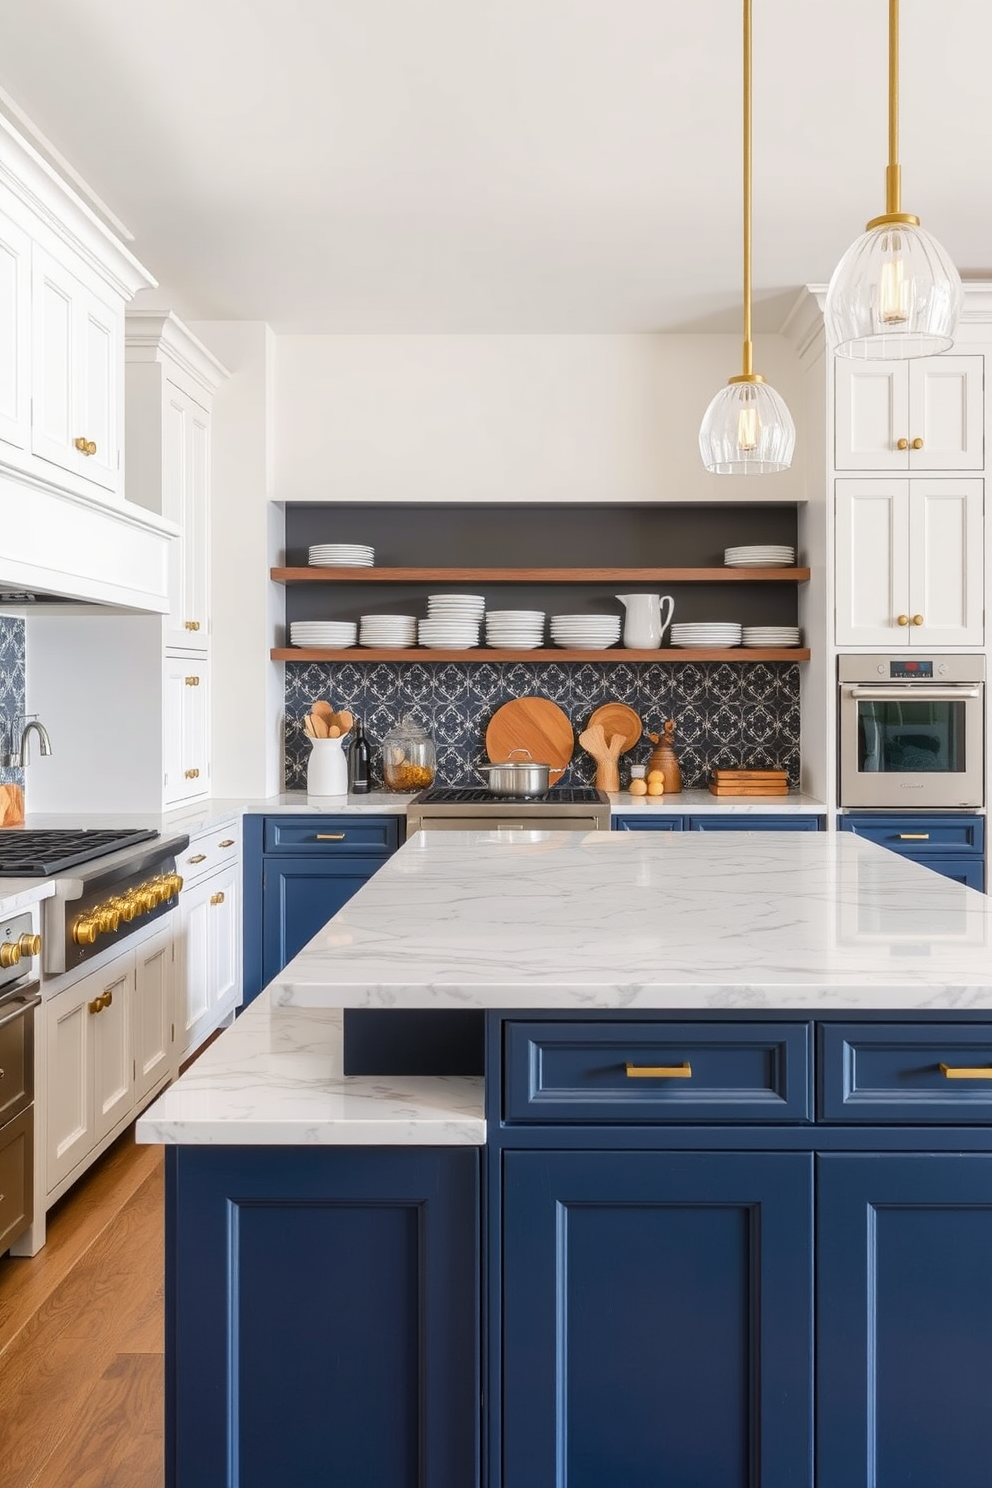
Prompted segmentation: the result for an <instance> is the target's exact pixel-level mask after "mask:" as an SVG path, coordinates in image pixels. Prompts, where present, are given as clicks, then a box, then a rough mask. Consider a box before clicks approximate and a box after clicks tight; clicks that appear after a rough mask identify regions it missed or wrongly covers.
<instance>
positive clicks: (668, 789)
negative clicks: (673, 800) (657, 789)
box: [648, 718, 682, 796]
mask: <svg viewBox="0 0 992 1488" xmlns="http://www.w3.org/2000/svg"><path fill="white" fill-rule="evenodd" d="M674 737H675V720H674V718H670V719H669V720H668V722H667V723H666V724H665V727H664V729H663V730H662V732H661V733H660V734H648V738H649V739H650V740H651V743H652V744H653V745H654V748H653V749H652V751H651V758H650V759H649V760H648V774H649V775H650V773H651V771H652V770H660V771H661V773H662V775H663V776H664V779H665V795H666V796H674V795H675V794H676V792H677V791H680V790H681V789H682V771H681V770H680V769H679V757H678V755H677V754H676V753H675V746H674V744H673V743H672V740H673V738H674Z"/></svg>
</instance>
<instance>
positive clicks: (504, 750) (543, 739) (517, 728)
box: [486, 697, 575, 785]
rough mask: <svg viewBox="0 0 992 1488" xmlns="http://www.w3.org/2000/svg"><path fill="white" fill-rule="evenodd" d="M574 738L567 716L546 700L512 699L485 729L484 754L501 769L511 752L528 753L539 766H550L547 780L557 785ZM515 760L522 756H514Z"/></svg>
mask: <svg viewBox="0 0 992 1488" xmlns="http://www.w3.org/2000/svg"><path fill="white" fill-rule="evenodd" d="M574 748H575V735H574V734H573V732H572V725H571V724H570V723H569V721H568V715H567V714H566V713H563V712H562V710H561V709H560V708H559V706H558V704H557V703H552V702H551V701H549V699H548V698H539V697H522V698H514V699H513V701H512V702H510V703H504V704H503V706H502V708H497V709H496V712H495V713H494V714H493V716H492V718H491V719H490V720H489V727H488V728H487V729H486V753H487V754H488V756H489V759H490V762H491V763H492V764H494V765H500V764H502V763H503V761H504V760H508V759H509V758H510V751H511V750H513V749H528V750H529V751H530V754H531V757H532V758H533V759H535V760H536V761H537V762H538V764H542V765H550V766H551V767H552V768H551V774H550V776H549V779H550V781H551V784H552V785H557V783H558V781H559V780H560V779H561V777H562V776H563V775H564V773H565V771H566V769H567V768H568V764H569V761H570V760H571V758H572V751H573V750H574ZM513 758H514V759H522V758H523V756H522V755H519V754H515V755H514V756H513Z"/></svg>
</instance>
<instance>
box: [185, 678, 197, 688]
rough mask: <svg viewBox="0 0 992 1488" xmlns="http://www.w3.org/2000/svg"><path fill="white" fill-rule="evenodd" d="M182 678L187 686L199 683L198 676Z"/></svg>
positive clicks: (195, 685) (194, 685)
mask: <svg viewBox="0 0 992 1488" xmlns="http://www.w3.org/2000/svg"><path fill="white" fill-rule="evenodd" d="M183 680H184V681H185V683H186V686H187V687H199V685H200V679H199V677H185V678H184V679H183Z"/></svg>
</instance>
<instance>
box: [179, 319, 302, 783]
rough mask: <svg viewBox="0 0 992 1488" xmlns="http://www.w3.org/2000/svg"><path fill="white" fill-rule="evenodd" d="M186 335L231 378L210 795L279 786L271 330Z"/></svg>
mask: <svg viewBox="0 0 992 1488" xmlns="http://www.w3.org/2000/svg"><path fill="white" fill-rule="evenodd" d="M190 328H191V330H192V331H193V333H194V334H195V335H196V336H198V337H199V338H200V339H201V340H202V341H203V343H204V345H205V346H208V347H209V348H210V350H211V351H212V352H213V353H214V355H215V356H217V357H219V358H220V360H221V361H222V362H223V363H224V365H225V366H226V367H227V368H228V369H229V370H230V372H231V376H230V377H229V378H228V380H227V381H226V382H225V383H224V384H223V385H222V386H221V387H220V388H219V389H218V391H217V394H216V396H215V398H214V404H213V424H212V431H211V432H212V442H213V497H212V500H213V505H212V517H211V550H212V564H211V570H212V585H213V595H212V617H213V632H212V635H211V643H210V647H211V691H212V752H213V777H212V783H211V795H213V796H269V795H274V794H276V793H277V792H279V791H281V790H282V782H283V760H282V715H283V698H284V693H285V683H284V671H285V669H284V667H283V666H282V664H281V663H278V662H273V661H270V660H269V650H270V647H272V646H273V645H274V644H275V636H276V629H277V626H281V625H282V623H283V619H284V614H285V595H284V592H283V589H282V588H281V586H279V585H277V584H273V583H272V582H271V580H270V579H269V569H270V567H271V566H272V565H273V564H275V563H279V562H280V561H281V559H282V556H283V535H284V525H285V524H284V521H283V514H282V510H281V508H279V507H276V506H275V505H273V501H274V498H275V495H276V480H275V470H274V440H273V429H272V423H273V406H274V401H275V397H274V387H273V379H274V372H275V357H274V344H275V337H274V336H273V333H272V331H271V330H270V329H269V327H268V326H267V325H265V324H264V323H263V322H262V321H223V320H220V321H198V322H195V323H194V324H192V325H191V327H190Z"/></svg>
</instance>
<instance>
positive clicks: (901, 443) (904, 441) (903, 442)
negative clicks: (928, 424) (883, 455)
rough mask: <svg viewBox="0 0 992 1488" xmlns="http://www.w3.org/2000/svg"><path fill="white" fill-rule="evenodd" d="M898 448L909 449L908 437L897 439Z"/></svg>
mask: <svg viewBox="0 0 992 1488" xmlns="http://www.w3.org/2000/svg"><path fill="white" fill-rule="evenodd" d="M896 449H903V450H905V449H909V440H908V439H897V440H896Z"/></svg>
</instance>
